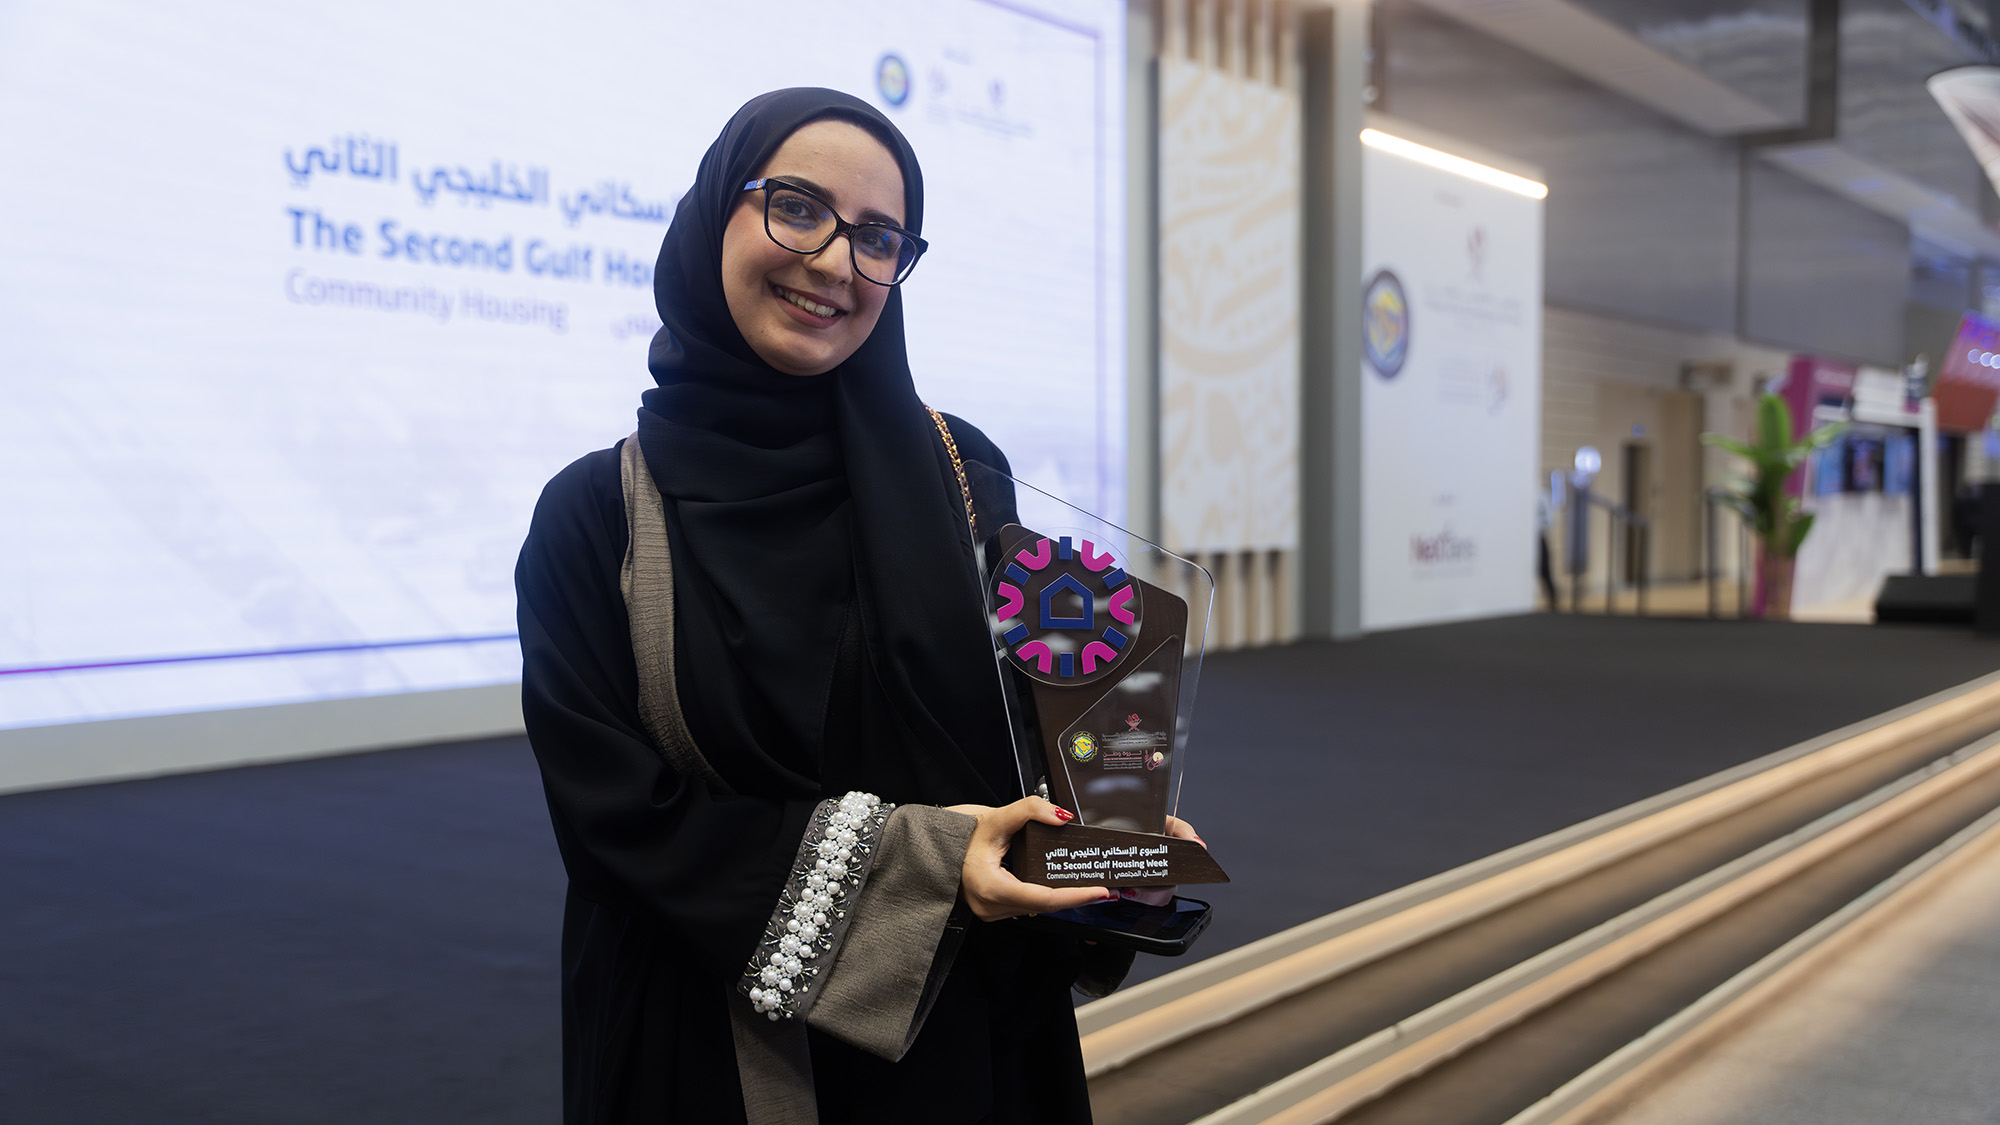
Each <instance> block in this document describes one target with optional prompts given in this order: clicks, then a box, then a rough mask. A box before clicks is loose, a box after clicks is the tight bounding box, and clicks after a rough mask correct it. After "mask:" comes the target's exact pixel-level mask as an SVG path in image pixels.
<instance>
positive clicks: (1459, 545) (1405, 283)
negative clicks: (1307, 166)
mask: <svg viewBox="0 0 2000 1125" xmlns="http://www.w3.org/2000/svg"><path fill="white" fill-rule="evenodd" d="M1362 178H1363V184H1364V188H1363V191H1364V195H1363V209H1364V210H1363V214H1364V229H1363V235H1362V260H1363V264H1364V273H1363V301H1364V302H1365V307H1364V311H1363V313H1362V316H1363V321H1362V339H1363V359H1362V373H1361V385H1362V389H1361V418H1362V424H1361V434H1362V504H1361V513H1362V515H1361V527H1362V543H1361V550H1362V561H1361V599H1362V600H1361V620H1362V626H1363V627H1364V628H1366V629H1388V628H1396V627H1400V626H1407V625H1422V624H1427V623H1430V622H1439V621H1454V620H1460V619H1464V618H1470V617H1484V616H1491V615H1497V614H1506V613H1521V612H1526V611H1528V610H1530V609H1532V608H1533V607H1534V605H1535V593H1534V583H1535V579H1534V567H1535V534H1536V532H1535V490H1536V487H1537V481H1536V476H1537V461H1538V445H1539V441H1540V426H1541V390H1542V378H1541V361H1542V356H1541V350H1542V204H1541V201H1540V200H1538V199H1531V198H1527V197H1525V196H1523V195H1519V194H1516V193H1514V192H1511V191H1508V190H1505V189H1504V188H1499V187H1494V186H1490V185H1488V184H1486V183H1481V182H1477V181H1475V180H1472V179H1469V178H1467V177H1465V176H1463V175H1460V174H1458V173H1456V172H1451V171H1446V170H1442V169H1440V168H1436V167H1432V166H1429V165H1427V164H1424V163H1419V162H1418V161H1417V160H1414V159H1411V158H1410V157H1407V156H1404V155H1399V154H1395V153H1391V152H1384V151H1381V150H1379V149H1376V148H1373V147H1370V148H1365V149H1363V159H1362Z"/></svg>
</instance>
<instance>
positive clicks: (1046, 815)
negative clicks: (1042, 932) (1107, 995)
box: [950, 797, 1118, 922]
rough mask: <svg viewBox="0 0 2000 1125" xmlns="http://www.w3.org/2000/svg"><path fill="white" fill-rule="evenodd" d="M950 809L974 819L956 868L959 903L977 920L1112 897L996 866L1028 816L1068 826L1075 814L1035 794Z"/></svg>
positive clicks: (1101, 890) (1104, 891)
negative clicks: (1021, 877)
mask: <svg viewBox="0 0 2000 1125" xmlns="http://www.w3.org/2000/svg"><path fill="white" fill-rule="evenodd" d="M950 809H951V811H952V812H955V813H964V814H965V815H966V816H970V817H974V818H976V819H977V820H978V821H979V826H978V827H977V828H975V829H973V830H972V846H970V847H968V848H966V849H965V865H964V867H963V868H961V869H960V871H959V876H958V883H959V889H960V892H961V893H962V894H964V896H965V904H966V905H967V906H969V907H971V908H972V913H973V914H974V915H976V916H977V917H978V918H979V920H980V921H982V922H994V921H998V920H999V919H1001V918H1014V917H1018V916H1019V915H1022V914H1046V913H1048V912H1049V911H1051V910H1068V909H1070V908H1071V907H1075V906H1088V905H1090V904H1091V903H1093V902H1108V901H1110V900H1111V899H1114V898H1117V897H1118V896H1117V895H1116V894H1114V893H1112V892H1111V891H1110V890H1108V889H1106V888H1104V887H1065V888H1063V889H1061V890H1057V889H1056V888H1054V887H1044V886H1039V885H1037V884H1034V883H1023V882H1022V881H1020V880H1019V879H1016V878H1014V873H1013V872H1012V871H1009V870H1007V868H1006V867H1004V866H1002V865H1001V862H1000V861H1001V860H1003V859H1005V858H1006V857H1007V846H1008V844H1010V843H1011V842H1012V841H1013V839H1014V834H1015V833H1017V832H1019V831H1020V830H1021V828H1022V827H1023V826H1024V825H1026V824H1027V823H1028V822H1029V821H1031V820H1039V821H1041V822H1042V823H1043V824H1054V825H1063V824H1068V823H1069V822H1070V821H1071V820H1074V819H1075V817H1073V816H1071V815H1070V814H1069V813H1067V812H1064V811H1063V810H1062V809H1059V808H1057V807H1056V806H1055V805H1054V804H1052V803H1050V802H1048V801H1045V800H1043V799H1042V798H1040V797H1023V798H1021V799H1020V800H1018V801H1015V802H1014V803H1013V804H1011V805H1002V806H1000V807H999V808H994V807H992V806H990V805H952V806H950Z"/></svg>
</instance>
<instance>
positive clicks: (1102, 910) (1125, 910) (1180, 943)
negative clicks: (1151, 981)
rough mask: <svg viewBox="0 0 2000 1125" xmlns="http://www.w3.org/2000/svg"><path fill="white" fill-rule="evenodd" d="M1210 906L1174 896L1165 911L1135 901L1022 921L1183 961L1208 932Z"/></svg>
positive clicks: (1084, 938) (1082, 908)
mask: <svg viewBox="0 0 2000 1125" xmlns="http://www.w3.org/2000/svg"><path fill="white" fill-rule="evenodd" d="M1208 918H1209V908H1208V904H1207V903H1205V902H1203V901H1201V900H1200V899H1198V898H1182V897H1181V896H1179V895H1175V896H1174V900H1173V901H1172V902H1170V903H1167V904H1166V905H1164V906H1149V905H1147V904H1146V903H1143V902H1138V901H1136V900H1133V899H1128V898H1121V899H1118V900H1117V901H1115V902H1094V903H1091V904H1090V905H1089V906H1078V907H1074V908H1072V909H1069V910H1057V911H1053V912H1051V913H1048V914H1037V915H1035V916H1033V917H1030V918H1020V919H1017V921H1018V922H1019V923H1020V924H1021V925H1024V926H1030V927H1033V928H1034V929H1038V930H1045V931H1048V932H1051V933H1059V934H1062V935H1063V936H1065V937H1074V938H1081V939H1083V940H1084V941H1096V942H1102V943H1104V944H1105V945H1115V946H1118V947H1120V948H1123V949H1136V950H1138V951H1139V952H1141V953H1157V954H1159V955H1160V956H1162V957H1178V956H1180V955H1181V954H1183V953H1186V952H1187V951H1188V947H1189V946H1191V945H1193V944H1194V939H1196V938H1198V937H1200V936H1201V932H1202V931H1203V930H1205V929H1207V928H1208Z"/></svg>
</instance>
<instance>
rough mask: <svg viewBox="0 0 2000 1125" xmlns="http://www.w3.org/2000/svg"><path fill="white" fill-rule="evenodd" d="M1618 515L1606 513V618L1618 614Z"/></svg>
mask: <svg viewBox="0 0 2000 1125" xmlns="http://www.w3.org/2000/svg"><path fill="white" fill-rule="evenodd" d="M1617 583H1618V513H1617V512H1616V511H1615V510H1612V509H1608V508H1607V509H1606V510H1605V513H1604V616H1606V617H1610V616H1611V615H1612V614H1614V613H1616V612H1618V604H1617V602H1616V601H1615V600H1614V599H1615V598H1616V596H1617V589H1618V586H1617Z"/></svg>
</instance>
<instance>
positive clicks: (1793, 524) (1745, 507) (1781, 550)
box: [1701, 394, 1847, 621]
mask: <svg viewBox="0 0 2000 1125" xmlns="http://www.w3.org/2000/svg"><path fill="white" fill-rule="evenodd" d="M1846 429H1847V425H1846V423H1844V422H1837V423H1834V424H1832V425H1826V426H1821V427H1819V428H1817V429H1814V430H1811V431H1809V432H1808V433H1807V434H1806V435H1805V436H1804V437H1802V438H1798V439H1796V440H1794V439H1793V437H1792V412H1791V411H1790V410H1789V409H1788V408H1787V407H1786V406H1785V400H1784V399H1782V398H1779V397H1778V396H1777V395H1770V394H1767V395H1760V396H1758V399H1757V432H1756V437H1755V438H1754V439H1753V440H1751V441H1749V442H1742V441H1738V440H1736V439H1735V438H1732V437H1730V436H1728V435H1727V434H1703V435H1701V440H1702V441H1703V442H1704V443H1706V444H1708V445H1712V446H1715V447H1716V448H1718V449H1726V450H1728V451H1729V452H1731V453H1734V454H1736V455H1737V456H1738V457H1741V458H1743V459H1744V460H1746V461H1748V462H1749V463H1750V475H1749V476H1748V477H1747V478H1744V479H1742V480H1739V481H1737V482H1735V483H1734V484H1733V485H1731V486H1730V487H1728V488H1726V489H1724V490H1722V493H1721V499H1722V501H1723V503H1725V504H1728V505H1729V506H1730V507H1732V508H1734V509H1736V510H1737V511H1738V512H1740V513H1742V515H1743V518H1744V519H1745V520H1746V521H1747V522H1748V523H1749V524H1750V529H1751V530H1752V531H1753V532H1755V533H1756V535H1757V545H1758V549H1757V596H1756V599H1755V601H1754V602H1753V603H1752V605H1751V614H1752V616H1756V617H1768V618H1775V619H1777V620H1780V621H1783V620H1785V619H1787V618H1789V617H1791V615H1792V570H1793V568H1794V567H1795V566H1796V565H1797V564H1798V558H1799V546H1800V545H1801V544H1803V543H1804V542H1805V541H1806V533H1807V532H1809V531H1811V530H1812V525H1813V514H1812V513H1811V512H1805V511H1800V510H1799V498H1798V497H1796V496H1793V495H1791V494H1790V493H1789V492H1788V491H1786V488H1785V482H1786V481H1787V480H1789V479H1790V478H1791V475H1792V474H1793V473H1794V472H1796V471H1798V467H1799V466H1800V465H1801V464H1804V463H1805V459H1806V458H1807V457H1808V456H1810V455H1811V454H1812V453H1813V452H1815V451H1816V450H1820V449H1824V448H1826V446H1827V445H1828V444H1829V443H1831V442H1832V441H1833V440H1834V439H1835V438H1837V437H1839V436H1840V435H1841V433H1842V432H1843V431H1845V430H1846Z"/></svg>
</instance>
